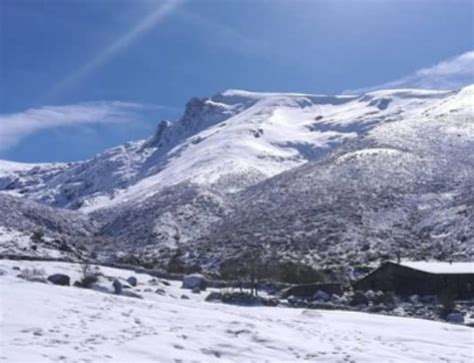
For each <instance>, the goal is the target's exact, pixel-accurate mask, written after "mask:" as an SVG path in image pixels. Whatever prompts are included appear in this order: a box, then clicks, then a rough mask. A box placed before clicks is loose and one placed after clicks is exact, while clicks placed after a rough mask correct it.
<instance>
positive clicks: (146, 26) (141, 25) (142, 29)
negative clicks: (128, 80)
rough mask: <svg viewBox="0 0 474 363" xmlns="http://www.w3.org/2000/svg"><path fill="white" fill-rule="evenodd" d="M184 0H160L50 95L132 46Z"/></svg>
mask: <svg viewBox="0 0 474 363" xmlns="http://www.w3.org/2000/svg"><path fill="white" fill-rule="evenodd" d="M183 1H184V0H163V1H160V3H159V5H158V6H157V7H156V8H155V9H154V11H152V12H151V13H150V14H149V15H148V16H146V17H145V18H144V19H141V20H140V21H139V22H138V23H137V24H136V25H135V26H133V27H132V28H131V29H129V30H128V31H127V32H125V33H124V34H122V35H121V36H119V37H118V38H117V39H116V40H115V41H114V42H112V44H110V45H108V46H107V47H105V48H104V49H102V50H101V51H100V52H99V53H98V54H97V55H96V56H95V57H94V58H92V59H91V60H90V61H89V62H87V63H85V64H83V65H82V66H80V67H79V68H78V69H77V70H76V71H75V72H74V73H72V74H71V75H69V76H68V77H67V78H65V79H63V80H62V81H60V82H59V83H57V84H56V85H55V86H54V87H53V88H52V90H51V91H50V92H49V95H54V94H56V93H58V92H60V91H61V90H63V89H64V88H66V87H68V86H70V85H71V84H74V83H76V82H78V81H80V80H81V79H82V78H83V77H84V76H86V75H87V74H89V73H91V72H93V71H94V70H95V69H97V68H98V67H99V66H101V65H102V64H104V63H106V62H107V61H109V60H110V59H111V58H112V57H113V56H115V55H116V54H117V53H119V52H120V51H122V50H124V49H125V48H127V47H128V46H130V45H131V44H132V43H133V42H134V41H135V40H137V39H138V38H139V37H141V36H143V35H144V34H145V33H147V32H148V31H150V30H151V29H153V28H154V27H155V26H156V25H158V24H159V23H160V22H162V21H163V20H164V19H165V18H166V17H167V16H168V15H170V14H171V13H172V12H173V11H174V10H175V9H176V8H177V7H178V5H180V4H181V3H182V2H183Z"/></svg>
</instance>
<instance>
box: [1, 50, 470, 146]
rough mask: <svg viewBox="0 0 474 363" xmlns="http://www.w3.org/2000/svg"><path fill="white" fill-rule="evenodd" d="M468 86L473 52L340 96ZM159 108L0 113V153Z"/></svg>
mask: <svg viewBox="0 0 474 363" xmlns="http://www.w3.org/2000/svg"><path fill="white" fill-rule="evenodd" d="M472 83H474V51H469V52H466V53H463V54H460V55H458V56H457V57H453V58H449V59H447V60H444V61H441V62H439V63H437V64H435V65H434V66H431V67H424V68H421V69H419V70H418V71H416V72H414V73H413V74H411V75H408V76H406V77H402V78H401V79H400V80H396V81H391V82H387V83H383V84H381V85H379V86H373V87H367V88H361V89H357V90H347V91H345V92H344V93H353V94H362V93H366V92H371V91H376V90H381V89H391V88H435V89H456V88H460V87H462V86H466V85H469V84H472ZM448 86H449V87H448ZM451 86H454V87H451ZM163 107H165V106H159V105H145V104H140V103H135V102H127V101H97V102H84V103H78V104H69V105H61V106H52V105H50V106H42V107H39V108H30V109H27V110H25V111H22V112H17V113H11V114H0V151H1V150H6V149H9V148H13V147H14V146H15V145H16V144H18V143H19V142H20V141H21V140H22V139H23V138H25V137H27V136H30V135H31V134H33V133H35V132H38V131H42V130H45V129H51V128H57V127H71V126H85V125H93V124H109V125H113V124H117V123H121V124H123V123H130V122H140V121H143V116H141V115H140V111H143V110H145V109H155V110H156V109H158V108H163Z"/></svg>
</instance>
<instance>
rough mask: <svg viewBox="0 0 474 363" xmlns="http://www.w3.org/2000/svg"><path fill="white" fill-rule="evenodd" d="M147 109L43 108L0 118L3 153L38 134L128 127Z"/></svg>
mask: <svg viewBox="0 0 474 363" xmlns="http://www.w3.org/2000/svg"><path fill="white" fill-rule="evenodd" d="M143 109H144V106H142V105H140V104H136V103H129V102H121V101H111V102H105V101H104V102H89V103H79V104H73V105H64V106H43V107H39V108H30V109H27V110H25V111H23V112H18V113H10V114H0V150H2V149H8V148H10V147H12V146H14V145H16V144H17V143H18V142H19V141H20V140H21V139H23V138H24V137H26V136H28V135H31V134H33V133H35V132H38V131H41V130H45V129H49V128H55V127H65V126H78V125H87V124H89V125H93V124H100V123H125V122H129V121H132V120H134V119H137V118H138V113H139V111H141V110H143Z"/></svg>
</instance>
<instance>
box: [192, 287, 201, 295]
mask: <svg viewBox="0 0 474 363" xmlns="http://www.w3.org/2000/svg"><path fill="white" fill-rule="evenodd" d="M191 292H192V293H193V294H200V293H201V288H199V287H197V286H196V287H195V288H194V289H192V290H191Z"/></svg>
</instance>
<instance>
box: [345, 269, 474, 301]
mask: <svg viewBox="0 0 474 363" xmlns="http://www.w3.org/2000/svg"><path fill="white" fill-rule="evenodd" d="M354 289H355V290H364V291H365V290H381V291H392V292H393V293H395V294H397V295H400V296H409V295H414V294H416V295H420V296H423V295H438V296H439V295H440V294H442V293H444V292H447V291H449V293H450V294H452V295H453V296H454V297H455V298H457V299H471V298H474V263H473V262H453V263H449V262H429V261H417V262H409V261H406V262H401V263H393V262H385V263H383V264H382V265H381V266H380V267H379V268H377V269H376V270H374V271H372V272H371V273H370V274H368V275H367V276H365V277H364V278H363V279H361V280H359V281H357V282H356V283H355V284H354Z"/></svg>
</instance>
